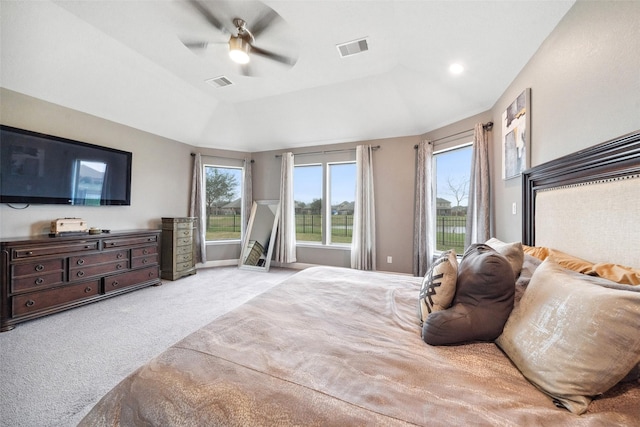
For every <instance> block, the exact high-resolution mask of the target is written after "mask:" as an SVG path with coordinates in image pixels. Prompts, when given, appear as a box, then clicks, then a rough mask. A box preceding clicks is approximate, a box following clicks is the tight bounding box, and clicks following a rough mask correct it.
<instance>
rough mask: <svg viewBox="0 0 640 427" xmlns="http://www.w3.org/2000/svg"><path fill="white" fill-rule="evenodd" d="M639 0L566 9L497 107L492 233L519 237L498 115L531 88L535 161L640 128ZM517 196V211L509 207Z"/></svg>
mask: <svg viewBox="0 0 640 427" xmlns="http://www.w3.org/2000/svg"><path fill="white" fill-rule="evenodd" d="M639 22H640V2H638V1H626V2H625V1H606V2H604V1H603V2H596V1H582V0H579V1H577V2H576V4H575V5H574V6H573V7H572V8H571V9H570V10H569V12H568V13H567V14H566V15H565V17H564V18H563V19H562V21H561V22H560V23H559V24H558V26H557V27H556V29H555V30H554V31H553V32H552V33H551V34H550V36H549V37H548V38H547V40H546V41H545V42H544V43H543V44H542V46H541V47H540V49H539V50H538V52H537V53H536V54H535V55H534V56H533V57H532V58H531V60H530V61H529V63H528V64H527V65H526V66H525V68H524V69H523V70H522V71H521V73H520V74H519V75H518V76H517V78H516V79H515V80H514V81H513V83H512V84H511V85H510V86H509V87H508V88H507V90H506V91H505V92H504V94H503V95H502V96H501V97H500V98H499V99H498V100H497V102H496V104H495V105H494V107H493V108H492V110H491V111H492V116H493V121H494V122H495V123H496V124H497V126H496V127H495V128H494V129H495V130H494V132H493V147H494V150H493V154H492V160H493V168H492V169H493V170H492V180H493V185H492V190H493V199H492V200H493V206H494V207H495V211H494V216H495V235H496V237H498V238H500V239H502V240H506V241H516V240H520V239H521V237H522V235H521V228H522V220H521V213H522V212H521V208H522V202H521V198H522V192H521V182H520V179H511V180H507V181H503V180H502V177H501V170H500V168H501V162H502V159H501V157H500V156H501V151H500V147H501V142H500V140H501V135H500V133H501V132H500V126H499V124H500V118H501V115H502V112H503V111H504V110H505V108H506V107H507V106H508V105H509V104H510V103H511V102H512V101H513V99H515V97H516V96H518V94H519V93H520V92H521V91H522V90H523V89H525V88H531V123H532V130H531V166H535V165H539V164H540V163H543V162H546V161H549V160H553V159H556V158H558V157H560V156H563V155H565V154H569V153H572V152H574V151H578V150H580V149H583V148H587V147H590V146H592V145H595V144H598V143H600V142H604V141H606V140H609V139H612V138H615V137H618V136H621V135H624V134H627V133H629V132H632V131H635V130H638V129H640V24H638V23H639ZM513 202H516V205H517V214H516V215H512V214H511V205H512V203H513Z"/></svg>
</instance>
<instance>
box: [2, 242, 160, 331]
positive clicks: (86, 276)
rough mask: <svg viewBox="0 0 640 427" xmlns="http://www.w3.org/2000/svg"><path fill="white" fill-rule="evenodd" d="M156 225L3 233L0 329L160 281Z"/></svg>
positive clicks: (7, 328)
mask: <svg viewBox="0 0 640 427" xmlns="http://www.w3.org/2000/svg"><path fill="white" fill-rule="evenodd" d="M159 245H160V230H132V231H121V232H111V233H102V234H96V235H89V234H84V235H81V236H63V237H44V236H43V237H39V238H23V239H3V240H2V241H0V249H1V254H2V277H1V285H2V287H1V289H0V294H1V295H0V297H1V300H0V332H4V331H8V330H11V329H13V328H14V326H15V325H16V324H17V323H20V322H24V321H27V320H31V319H36V318H38V317H42V316H45V315H48V314H52V313H57V312H59V311H63V310H68V309H70V308H74V307H78V306H81V305H84V304H88V303H91V302H95V301H99V300H102V299H105V298H109V297H112V296H115V295H118V294H121V293H124V292H129V291H133V290H135V289H140V288H142V287H145V286H150V285H159V284H160V283H161V281H160V262H159V255H160V248H159Z"/></svg>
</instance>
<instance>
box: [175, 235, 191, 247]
mask: <svg viewBox="0 0 640 427" xmlns="http://www.w3.org/2000/svg"><path fill="white" fill-rule="evenodd" d="M188 245H193V239H192V238H191V237H183V238H180V239H176V246H188Z"/></svg>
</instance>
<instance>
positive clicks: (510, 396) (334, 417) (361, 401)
mask: <svg viewBox="0 0 640 427" xmlns="http://www.w3.org/2000/svg"><path fill="white" fill-rule="evenodd" d="M420 281H421V278H414V277H411V276H404V275H395V274H385V273H374V272H361V271H356V270H350V269H342V268H333V267H313V268H309V269H307V270H303V271H301V272H299V273H297V274H296V275H294V276H292V277H291V278H289V279H287V280H286V281H285V282H283V283H282V284H281V285H278V286H276V287H274V288H272V289H271V290H269V291H267V292H265V293H263V294H262V295H260V296H258V297H256V298H254V299H252V300H251V301H249V302H247V303H246V304H244V305H242V306H241V307H238V308H237V309H235V310H233V311H231V312H229V313H227V314H226V315H224V316H221V317H219V318H218V319H216V320H214V321H213V322H212V323H210V324H209V325H207V326H205V327H203V328H202V329H200V330H198V331H196V332H195V333H193V334H191V335H189V336H188V337H186V338H185V339H183V340H182V341H180V342H178V343H176V344H175V345H173V346H172V347H170V348H169V349H167V350H166V351H165V352H163V353H162V354H161V355H159V356H158V357H156V358H155V359H153V360H152V361H151V362H149V363H148V364H146V365H144V366H142V367H141V368H139V369H138V370H137V371H135V372H134V373H132V374H131V375H130V376H128V377H127V378H126V379H124V380H123V381H122V382H121V383H120V384H119V385H117V386H116V387H115V388H114V389H113V390H111V391H110V392H109V393H108V394H107V395H105V396H104V398H103V399H102V400H101V401H100V402H99V403H98V404H97V405H96V406H95V407H94V408H93V409H92V411H91V412H90V413H89V414H88V415H87V416H86V417H85V419H84V420H83V421H82V422H81V423H80V425H81V426H100V425H104V426H111V425H125V426H132V425H155V426H165V425H166V426H168V425H171V426H180V425H185V426H186V425H207V426H212V425H243V426H246V425H305V426H313V425H317V426H328V425H340V426H345V425H429V426H439V425H490V426H516V425H518V426H524V425H548V426H558V425H563V426H566V425H577V426H596V425H598V426H600V425H637V423H638V420H640V405H639V402H640V386H639V385H638V383H637V382H634V383H627V384H619V385H617V386H616V387H614V389H612V390H610V391H609V392H607V393H606V394H605V395H603V396H602V397H600V398H599V399H596V400H595V401H594V402H593V403H592V404H591V406H590V407H589V410H588V412H587V413H586V414H584V415H581V416H576V415H573V414H571V413H569V412H568V411H566V410H564V409H559V408H556V407H555V406H554V404H553V403H552V402H551V400H550V399H549V398H548V397H546V396H545V395H544V394H542V393H541V392H540V391H538V390H537V389H536V388H535V387H534V386H532V385H531V384H530V383H529V382H528V381H527V380H526V379H525V378H524V377H523V376H522V375H521V374H520V372H519V371H518V370H517V369H516V368H515V367H514V366H513V365H512V364H511V363H510V361H509V359H508V358H507V357H506V356H505V355H504V354H503V353H502V352H501V351H500V349H499V348H498V347H497V346H496V345H495V344H494V343H472V344H466V345H458V346H448V347H433V346H429V345H427V344H425V343H424V342H423V341H422V339H421V338H420V327H419V323H418V317H417V314H416V307H417V298H418V291H419V287H420Z"/></svg>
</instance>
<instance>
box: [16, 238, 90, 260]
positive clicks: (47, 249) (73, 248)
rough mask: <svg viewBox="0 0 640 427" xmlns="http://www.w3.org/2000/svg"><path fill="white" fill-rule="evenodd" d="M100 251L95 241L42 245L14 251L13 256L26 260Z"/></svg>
mask: <svg viewBox="0 0 640 427" xmlns="http://www.w3.org/2000/svg"><path fill="white" fill-rule="evenodd" d="M98 249H100V242H99V241H98V240H95V241H87V242H79V243H71V244H66V245H62V244H61V245H42V246H32V247H27V248H20V249H14V250H13V251H12V253H11V255H12V258H13V259H24V258H29V257H35V256H42V255H57V254H65V253H69V252H86V251H97V250H98Z"/></svg>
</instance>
